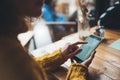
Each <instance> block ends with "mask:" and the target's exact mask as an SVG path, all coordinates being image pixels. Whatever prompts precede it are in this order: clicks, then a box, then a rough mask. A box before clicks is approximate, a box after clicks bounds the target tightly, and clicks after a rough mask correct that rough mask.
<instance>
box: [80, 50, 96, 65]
mask: <svg viewBox="0 0 120 80" xmlns="http://www.w3.org/2000/svg"><path fill="white" fill-rule="evenodd" d="M95 53H96V51H94V52H92V54H91V55H90V57H89V58H87V59H86V60H85V61H84V62H82V63H81V64H83V65H86V66H87V67H89V65H90V64H91V62H92V60H93V58H94V56H95Z"/></svg>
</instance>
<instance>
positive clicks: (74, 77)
mask: <svg viewBox="0 0 120 80" xmlns="http://www.w3.org/2000/svg"><path fill="white" fill-rule="evenodd" d="M86 74H87V67H86V66H84V65H81V64H79V63H73V64H71V66H70V68H69V70H68V74H67V77H66V80H86Z"/></svg>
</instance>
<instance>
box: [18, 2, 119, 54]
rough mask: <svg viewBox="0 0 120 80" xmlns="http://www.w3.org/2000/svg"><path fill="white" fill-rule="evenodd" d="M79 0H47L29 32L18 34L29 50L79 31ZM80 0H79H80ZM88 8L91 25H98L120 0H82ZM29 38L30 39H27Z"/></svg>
mask: <svg viewBox="0 0 120 80" xmlns="http://www.w3.org/2000/svg"><path fill="white" fill-rule="evenodd" d="M76 1H77V0H45V3H44V5H43V8H42V15H41V16H40V17H39V18H37V19H34V20H35V21H34V22H32V26H33V27H30V28H29V32H27V33H22V34H20V35H18V38H19V40H20V41H21V43H22V42H23V43H22V44H23V46H25V47H26V48H27V49H29V51H30V52H31V51H32V50H35V49H37V48H41V47H43V46H46V45H48V44H51V43H53V42H55V41H58V40H60V39H61V38H62V37H64V36H67V35H69V34H72V33H76V32H77V31H78V28H77V23H76V20H77V19H78V16H77V11H78V7H79V6H78V5H77V4H76ZM78 1H79V0H78ZM81 1H82V5H84V6H85V7H86V8H87V9H88V10H87V18H88V20H89V27H94V26H96V25H98V21H99V20H100V16H101V15H102V14H103V13H105V12H106V10H107V9H108V8H109V7H111V6H113V5H114V4H115V3H116V2H117V1H118V0H81ZM24 36H27V37H24ZM27 38H28V39H27Z"/></svg>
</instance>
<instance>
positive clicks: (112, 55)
mask: <svg viewBox="0 0 120 80" xmlns="http://www.w3.org/2000/svg"><path fill="white" fill-rule="evenodd" d="M119 38H120V30H110V29H106V30H105V39H106V40H105V41H103V42H102V43H101V44H100V46H99V47H98V48H97V49H96V51H97V53H96V55H95V58H94V60H93V62H92V64H91V65H90V67H89V76H88V78H89V79H88V80H120V50H117V49H113V48H110V47H109V45H110V44H111V43H112V42H114V41H115V40H117V39H119ZM76 41H79V39H78V34H77V33H75V34H71V35H69V36H66V37H64V38H63V39H61V40H59V41H57V42H55V43H52V44H50V45H48V46H45V47H43V48H40V49H37V50H35V51H34V52H33V55H34V56H41V55H43V53H45V52H52V51H54V50H55V49H57V48H59V47H63V46H64V44H65V43H67V42H72V43H73V42H76ZM69 65H70V61H69V60H68V61H67V62H66V63H65V64H63V65H62V66H64V67H66V68H67V67H68V66H69ZM55 75H57V77H58V78H59V79H61V80H64V79H65V76H66V71H64V70H63V69H58V70H57V71H56V72H55Z"/></svg>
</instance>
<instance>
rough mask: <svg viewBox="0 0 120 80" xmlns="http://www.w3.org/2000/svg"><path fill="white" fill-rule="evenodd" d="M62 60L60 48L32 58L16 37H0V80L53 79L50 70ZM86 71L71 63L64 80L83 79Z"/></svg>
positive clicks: (62, 61)
mask: <svg viewBox="0 0 120 80" xmlns="http://www.w3.org/2000/svg"><path fill="white" fill-rule="evenodd" d="M35 60H36V61H37V62H36V61H35ZM64 62H65V60H64V59H63V58H62V54H61V49H58V50H56V51H54V52H53V53H52V54H49V53H47V54H45V55H44V56H41V57H37V58H34V59H33V58H32V57H31V56H29V55H28V53H27V51H26V50H25V49H24V48H23V47H22V46H21V44H20V42H19V41H18V39H17V38H16V37H13V36H4V37H3V36H1V37H0V65H1V66H0V80H55V79H53V75H51V73H50V72H51V71H53V70H54V69H56V68H57V67H59V66H60V65H61V64H63V63H64ZM76 69H77V70H76ZM86 71H87V68H85V67H84V66H82V65H80V64H72V65H71V67H70V69H69V71H68V76H67V78H66V80H85V79H86V78H85V74H86ZM78 76H79V78H77V77H78Z"/></svg>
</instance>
